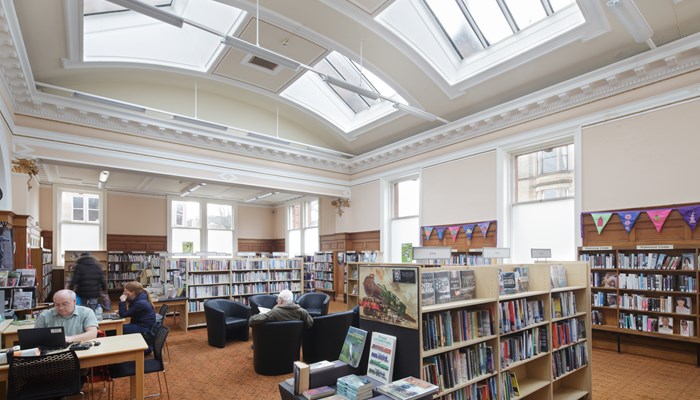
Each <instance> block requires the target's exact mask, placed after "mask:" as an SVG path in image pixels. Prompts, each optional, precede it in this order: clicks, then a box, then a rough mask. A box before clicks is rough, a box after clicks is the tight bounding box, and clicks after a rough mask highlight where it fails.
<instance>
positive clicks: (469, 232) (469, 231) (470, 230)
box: [462, 224, 476, 240]
mask: <svg viewBox="0 0 700 400" xmlns="http://www.w3.org/2000/svg"><path fill="white" fill-rule="evenodd" d="M475 225H476V224H467V225H463V226H462V229H464V233H466V234H467V239H469V240H472V234H474V226H475Z"/></svg>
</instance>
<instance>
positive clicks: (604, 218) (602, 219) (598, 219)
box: [591, 212, 612, 235]
mask: <svg viewBox="0 0 700 400" xmlns="http://www.w3.org/2000/svg"><path fill="white" fill-rule="evenodd" d="M611 216H612V213H611V212H608V213H591V217H593V222H595V228H596V229H597V230H598V234H599V235H600V232H602V231H603V228H605V225H607V224H608V221H610V217H611Z"/></svg>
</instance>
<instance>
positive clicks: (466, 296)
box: [450, 269, 476, 301]
mask: <svg viewBox="0 0 700 400" xmlns="http://www.w3.org/2000/svg"><path fill="white" fill-rule="evenodd" d="M452 272H453V273H458V274H459V275H458V276H459V283H458V284H459V286H458V288H457V289H455V288H453V287H452V281H450V291H451V292H452V294H453V296H452V301H457V300H470V299H473V298H474V296H475V295H476V277H475V276H474V271H473V270H470V269H468V270H462V271H452ZM455 284H456V285H457V283H455Z"/></svg>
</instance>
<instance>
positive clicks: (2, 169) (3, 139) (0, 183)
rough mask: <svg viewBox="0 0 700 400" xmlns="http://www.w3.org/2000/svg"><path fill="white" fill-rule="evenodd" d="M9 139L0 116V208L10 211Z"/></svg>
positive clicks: (10, 144) (10, 136)
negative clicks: (0, 197) (0, 195)
mask: <svg viewBox="0 0 700 400" xmlns="http://www.w3.org/2000/svg"><path fill="white" fill-rule="evenodd" d="M11 139H12V134H11V133H10V129H9V128H8V127H7V124H5V120H4V119H2V118H0V189H2V193H3V196H2V199H0V210H3V211H12V178H11V176H10V175H11V174H10V168H11V163H10V157H11V156H10V149H11V148H12V141H11Z"/></svg>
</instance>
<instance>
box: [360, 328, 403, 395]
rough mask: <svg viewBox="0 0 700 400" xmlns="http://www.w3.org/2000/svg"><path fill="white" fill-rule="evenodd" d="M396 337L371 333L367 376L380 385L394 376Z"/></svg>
mask: <svg viewBox="0 0 700 400" xmlns="http://www.w3.org/2000/svg"><path fill="white" fill-rule="evenodd" d="M395 352H396V336H391V335H386V334H383V333H380V332H372V340H371V341H370V346H369V361H368V362H367V376H369V377H370V378H373V379H376V380H378V381H379V382H382V383H389V382H391V380H392V376H393V375H394V353H395Z"/></svg>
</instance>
